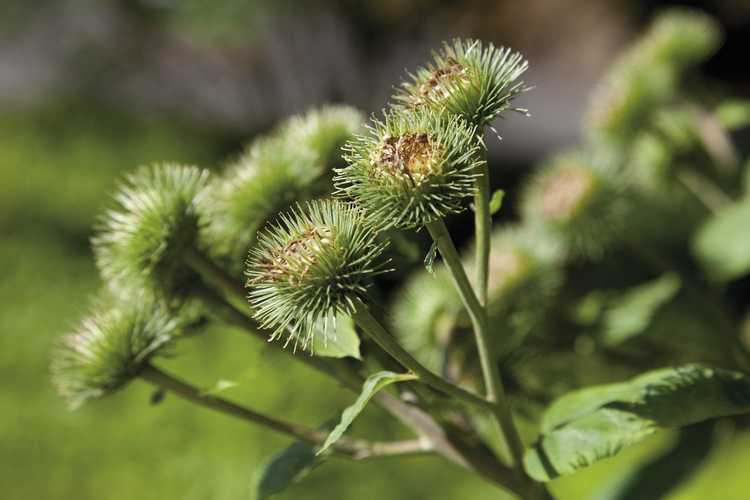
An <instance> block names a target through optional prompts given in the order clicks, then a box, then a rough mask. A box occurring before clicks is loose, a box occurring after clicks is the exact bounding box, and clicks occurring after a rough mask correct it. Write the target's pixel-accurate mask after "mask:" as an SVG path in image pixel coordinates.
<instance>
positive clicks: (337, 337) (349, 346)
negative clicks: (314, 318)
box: [312, 314, 361, 359]
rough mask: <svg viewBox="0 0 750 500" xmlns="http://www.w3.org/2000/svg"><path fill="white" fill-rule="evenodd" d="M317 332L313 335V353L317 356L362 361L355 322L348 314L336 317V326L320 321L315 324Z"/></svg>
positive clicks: (330, 322) (332, 323) (331, 322)
mask: <svg viewBox="0 0 750 500" xmlns="http://www.w3.org/2000/svg"><path fill="white" fill-rule="evenodd" d="M315 328H316V329H317V331H316V332H315V334H314V335H313V345H312V352H313V354H314V355H315V356H325V357H329V358H345V357H351V358H356V359H361V356H360V352H359V336H358V335H357V332H356V330H355V329H354V321H353V320H352V318H351V317H350V316H348V315H346V314H339V315H337V316H336V321H335V324H334V322H333V321H329V322H328V324H327V325H326V324H325V321H323V320H318V322H317V323H316V324H315Z"/></svg>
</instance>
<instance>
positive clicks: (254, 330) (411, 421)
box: [186, 250, 523, 495]
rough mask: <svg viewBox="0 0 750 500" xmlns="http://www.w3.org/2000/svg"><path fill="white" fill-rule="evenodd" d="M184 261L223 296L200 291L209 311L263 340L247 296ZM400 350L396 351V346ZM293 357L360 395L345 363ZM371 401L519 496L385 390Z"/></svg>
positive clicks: (504, 477) (195, 255)
mask: <svg viewBox="0 0 750 500" xmlns="http://www.w3.org/2000/svg"><path fill="white" fill-rule="evenodd" d="M186 261H187V264H188V265H190V267H192V268H193V269H194V270H195V271H196V272H198V273H199V274H200V275H201V276H202V277H203V279H204V280H205V281H206V282H207V283H209V284H211V285H212V286H213V287H214V288H216V289H217V290H220V291H221V295H223V297H222V296H221V295H219V294H218V293H217V292H215V291H214V290H213V289H211V288H208V287H205V288H203V289H201V290H200V291H199V295H200V296H201V298H202V299H203V300H204V301H205V302H206V303H207V304H208V305H209V306H210V309H211V311H212V312H213V313H214V314H215V315H216V316H218V317H219V318H220V319H222V320H223V321H225V322H227V323H229V324H232V325H234V326H237V327H240V328H241V329H243V330H245V331H247V332H249V333H251V334H252V335H253V336H255V337H258V338H260V339H264V340H265V339H267V334H266V333H264V332H263V330H262V329H261V328H259V325H258V324H257V322H256V321H255V320H254V319H252V313H251V311H250V308H249V306H248V305H247V303H246V302H245V291H244V289H243V287H242V285H241V284H240V283H239V282H237V281H236V280H235V279H234V278H232V277H231V276H229V275H228V274H227V273H226V271H224V270H223V269H222V268H221V267H219V266H217V265H216V264H215V263H214V262H213V261H212V260H211V259H210V258H208V257H207V256H205V255H203V254H202V253H201V252H199V251H197V250H193V251H191V252H189V253H188V255H187V258H186ZM397 346H398V345H397ZM398 347H399V348H400V346H398ZM286 352H289V353H290V356H291V351H286ZM407 354H408V353H407ZM292 357H293V358H294V359H296V360H300V361H303V362H304V363H306V364H308V365H310V366H311V367H312V368H314V369H316V370H318V371H320V372H322V373H325V374H326V375H329V376H331V377H333V378H334V379H336V380H337V381H338V382H339V383H341V384H342V385H343V386H344V387H346V388H348V389H350V390H353V391H358V390H359V388H360V387H361V385H362V382H363V381H364V379H363V378H362V377H361V376H360V375H359V373H358V372H357V370H356V369H355V368H354V367H352V366H350V365H349V364H348V363H346V361H345V360H343V359H321V358H316V357H313V356H292ZM415 361H416V360H415ZM428 376H429V375H428ZM438 378H439V377H438ZM452 387H455V386H452ZM456 389H458V390H460V391H461V389H460V388H457V387H456ZM463 392H464V393H465V394H467V395H468V397H470V399H472V400H474V402H475V404H478V405H487V404H488V403H487V401H485V400H484V399H482V398H480V397H478V396H475V395H473V394H471V393H468V392H466V391H463ZM373 400H374V401H375V402H376V403H378V404H379V405H380V406H381V407H383V408H384V409H386V410H387V411H388V412H389V413H391V414H392V415H394V416H395V417H396V418H398V419H399V420H400V421H401V422H402V423H404V424H405V425H406V426H407V427H409V428H411V429H413V430H414V431H415V432H416V433H417V434H418V435H420V436H422V437H423V438H426V439H427V440H429V442H430V443H431V444H430V446H431V447H432V449H433V450H434V452H435V453H437V454H438V455H440V456H441V457H443V458H445V459H446V460H448V461H449V462H452V463H455V464H457V465H459V466H461V467H465V468H467V469H469V470H471V471H473V472H476V473H477V474H479V475H480V476H481V477H482V478H484V479H485V480H487V481H489V482H491V483H493V484H495V485H498V486H502V487H504V488H508V489H510V490H511V491H514V492H516V493H517V494H519V495H520V494H521V493H520V492H522V491H523V489H521V486H520V483H519V480H518V478H516V477H515V476H514V475H513V474H512V473H511V471H510V470H508V469H505V468H504V467H503V465H502V464H501V463H500V462H497V461H495V460H494V459H492V457H485V456H478V455H477V454H476V453H474V450H473V449H471V448H470V447H466V446H463V445H462V444H461V443H460V442H459V441H457V440H456V439H455V438H454V437H452V436H448V435H447V434H446V432H445V429H444V428H443V427H442V426H441V425H440V424H439V423H438V422H437V421H436V420H435V419H434V418H433V417H432V416H431V415H430V414H429V413H427V412H425V411H424V410H423V409H421V408H419V407H417V406H414V405H411V404H408V403H406V402H404V401H401V399H399V398H397V397H395V396H393V395H391V394H390V393H388V392H383V391H381V392H378V393H376V394H375V396H374V397H373Z"/></svg>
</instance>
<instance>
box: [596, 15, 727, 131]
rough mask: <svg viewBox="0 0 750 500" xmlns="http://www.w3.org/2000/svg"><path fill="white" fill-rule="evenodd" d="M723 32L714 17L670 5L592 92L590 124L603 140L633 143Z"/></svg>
mask: <svg viewBox="0 0 750 500" xmlns="http://www.w3.org/2000/svg"><path fill="white" fill-rule="evenodd" d="M721 37H722V35H721V30H720V28H719V27H718V25H717V24H716V22H715V21H713V20H712V19H711V18H710V17H709V16H707V15H705V14H703V13H701V12H698V11H693V10H690V9H682V8H680V9H670V10H667V11H665V12H664V13H663V14H661V15H659V16H658V17H657V18H656V19H655V20H654V21H653V23H652V24H651V26H650V27H649V29H648V31H647V32H646V33H645V34H644V35H643V37H641V38H640V39H639V40H638V41H637V42H635V43H634V44H633V45H632V46H631V47H630V48H628V49H627V50H626V51H625V52H624V53H623V54H622V55H621V56H620V57H619V58H618V60H617V61H616V62H615V64H614V65H613V67H612V69H611V70H610V71H609V72H608V73H607V74H606V75H605V77H604V79H603V80H602V81H601V83H600V84H599V85H598V86H597V88H596V90H595V91H594V93H593V94H592V96H591V101H590V104H589V110H588V112H587V116H586V127H587V128H588V129H589V132H590V133H591V134H593V135H594V136H595V137H597V138H605V139H608V140H610V141H616V142H617V141H628V140H629V139H631V138H632V137H633V136H634V135H635V134H637V133H638V132H639V131H641V129H642V127H640V125H642V123H643V122H644V120H645V119H646V118H647V117H648V116H650V113H651V111H652V110H654V109H655V108H657V107H658V106H660V105H661V104H664V103H667V102H669V101H670V100H671V99H672V97H673V96H674V92H675V88H676V87H677V82H678V78H679V76H680V75H681V73H682V72H683V71H684V70H686V69H687V68H689V67H690V66H692V65H695V64H697V63H699V62H701V61H703V60H705V59H706V58H707V57H709V56H710V55H711V54H713V53H714V52H715V51H716V49H717V48H718V47H719V45H720V42H721Z"/></svg>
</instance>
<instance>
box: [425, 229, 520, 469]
mask: <svg viewBox="0 0 750 500" xmlns="http://www.w3.org/2000/svg"><path fill="white" fill-rule="evenodd" d="M427 230H428V231H429V232H430V235H431V236H432V238H433V239H434V240H435V243H436V244H437V247H438V250H440V255H442V256H443V261H444V262H445V265H446V267H447V268H448V270H449V272H450V274H451V276H452V277H453V281H454V283H455V285H456V288H457V289H458V292H459V295H460V296H461V300H462V301H463V303H464V306H465V307H466V310H467V311H468V313H469V317H470V318H471V323H472V326H473V327H474V337H475V340H476V344H477V351H478V353H479V359H480V362H481V365H482V374H483V376H484V381H485V384H486V390H487V399H488V400H490V401H491V402H493V405H492V410H493V414H494V415H495V418H496V420H497V422H498V424H499V425H500V428H501V429H502V432H503V434H504V436H505V439H506V441H507V442H508V446H509V448H510V451H511V455H512V457H513V461H514V464H515V466H516V467H517V468H518V467H520V465H521V464H522V460H523V443H522V442H521V438H520V436H519V435H518V431H517V429H516V426H515V424H514V423H513V415H512V413H511V410H510V404H509V401H508V398H507V396H506V394H505V389H504V387H503V383H502V379H501V378H500V370H499V369H498V366H497V363H496V362H495V358H494V356H493V352H492V347H491V344H490V339H489V332H488V322H487V312H486V310H485V308H483V307H482V306H481V304H480V303H479V300H478V299H477V296H476V295H475V294H474V291H473V290H472V288H471V283H470V282H469V278H468V277H467V276H466V271H465V270H464V267H463V265H462V264H461V258H460V257H459V255H458V251H457V250H456V247H455V245H454V244H453V240H452V239H451V236H450V234H449V233H448V228H447V227H446V226H445V222H444V221H443V220H442V219H440V220H437V221H435V222H432V223H430V224H428V225H427Z"/></svg>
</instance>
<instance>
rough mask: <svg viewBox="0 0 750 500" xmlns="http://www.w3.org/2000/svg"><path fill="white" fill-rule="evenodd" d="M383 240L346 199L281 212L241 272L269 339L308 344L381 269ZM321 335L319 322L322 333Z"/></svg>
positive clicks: (348, 308) (353, 302) (347, 311)
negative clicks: (285, 337) (270, 333)
mask: <svg viewBox="0 0 750 500" xmlns="http://www.w3.org/2000/svg"><path fill="white" fill-rule="evenodd" d="M384 248H385V244H384V243H382V242H379V241H377V240H376V232H375V230H374V229H373V228H372V227H371V226H370V225H369V224H368V222H367V220H366V218H365V216H364V214H363V213H362V211H361V210H360V209H358V208H356V207H355V206H353V205H350V204H347V203H344V202H341V201H336V200H316V201H312V202H309V203H307V204H305V205H304V206H299V205H298V206H297V208H296V209H295V210H292V211H290V212H288V213H285V214H281V215H280V217H279V222H278V223H277V224H276V225H272V226H269V227H268V228H267V229H265V230H264V231H262V232H261V233H260V234H259V238H258V244H257V246H255V247H253V249H252V250H250V255H249V258H248V261H247V270H246V273H245V274H246V276H247V278H248V280H247V287H248V289H249V295H248V299H249V301H250V305H251V306H252V307H253V309H254V311H255V317H256V318H257V319H258V321H259V322H260V323H261V325H262V326H263V327H264V328H269V329H272V330H273V332H274V334H273V338H277V337H280V336H282V335H284V334H286V335H287V342H289V341H294V344H295V346H296V345H297V344H301V345H302V347H303V348H311V346H312V340H313V338H312V336H313V335H314V334H315V333H316V324H319V322H320V321H322V322H324V323H326V324H327V323H328V322H329V321H330V323H331V324H333V323H334V318H335V317H336V316H337V314H339V313H343V314H350V313H352V312H353V311H354V307H355V305H356V303H357V301H358V300H360V299H363V298H364V297H365V294H366V292H367V287H368V285H369V282H370V279H371V278H372V277H373V276H375V275H377V274H379V273H382V272H383V268H382V266H381V265H380V264H378V263H377V262H376V260H377V257H378V256H379V255H380V254H381V253H382V251H383V250H384ZM322 333H323V334H324V335H325V334H327V332H326V331H325V328H324V329H323V332H322Z"/></svg>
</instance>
